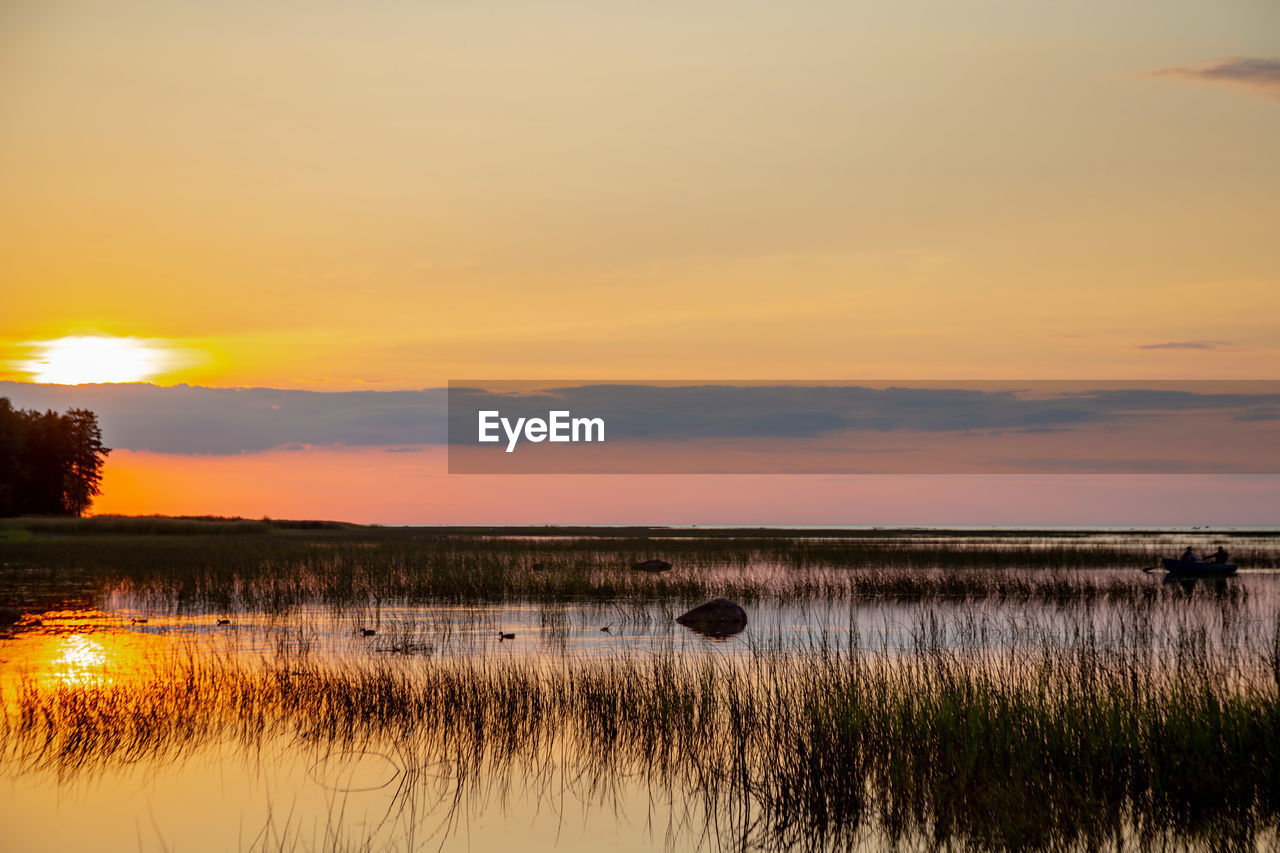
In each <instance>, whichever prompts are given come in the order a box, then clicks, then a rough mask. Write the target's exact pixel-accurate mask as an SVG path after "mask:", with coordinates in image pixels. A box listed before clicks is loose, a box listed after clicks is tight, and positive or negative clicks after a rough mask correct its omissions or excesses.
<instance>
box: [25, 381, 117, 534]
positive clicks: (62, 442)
mask: <svg viewBox="0 0 1280 853" xmlns="http://www.w3.org/2000/svg"><path fill="white" fill-rule="evenodd" d="M110 452H111V450H110V448H107V447H104V446H103V444H102V430H101V429H100V428H99V426H98V417H97V415H95V414H94V413H93V412H91V411H89V410H88V409H70V410H68V411H67V413H66V414H64V415H60V414H58V413H57V412H54V411H47V412H37V411H33V410H27V409H15V408H14V407H13V404H12V403H11V402H10V401H9V399H8V398H6V397H0V516H6V515H26V514H40V515H83V514H84V512H85V510H87V509H88V508H89V506H90V504H91V503H92V502H93V498H94V497H95V496H96V495H97V494H99V493H100V492H101V490H102V463H103V461H104V460H105V458H106V455H107V454H108V453H110Z"/></svg>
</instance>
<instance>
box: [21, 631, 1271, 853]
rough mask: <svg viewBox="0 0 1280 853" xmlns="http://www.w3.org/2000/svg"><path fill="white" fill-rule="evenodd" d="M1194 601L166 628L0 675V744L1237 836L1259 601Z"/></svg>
mask: <svg viewBox="0 0 1280 853" xmlns="http://www.w3.org/2000/svg"><path fill="white" fill-rule="evenodd" d="M1215 618H1221V620H1222V621H1221V622H1219V623H1214V622H1212V621H1206V620H1204V619H1198V618H1189V617H1187V618H1184V617H1182V616H1178V617H1177V618H1172V619H1169V620H1160V619H1155V618H1152V617H1149V616H1142V615H1139V616H1137V617H1135V618H1133V619H1125V620H1118V621H1116V622H1115V623H1114V624H1112V625H1110V626H1109V627H1107V628H1105V629H1104V630H1100V629H1099V628H1098V626H1097V625H1096V624H1094V623H1092V622H1087V621H1084V620H1080V621H1078V622H1076V623H1074V624H1073V626H1072V627H1071V629H1070V630H1068V631H1066V632H1065V633H1063V632H1061V631H1059V630H1057V629H1054V630H1049V629H1048V628H1046V627H1044V626H1038V625H1037V624H1036V623H1035V622H1029V623H1026V624H1024V625H1022V626H1020V627H1018V628H1017V629H1016V630H1014V631H1012V632H1009V631H1008V630H1007V627H1006V626H998V627H1000V630H1001V637H1002V639H1001V641H1000V642H998V643H992V642H991V641H990V637H987V636H985V632H988V631H989V630H991V629H992V625H991V624H989V622H987V621H986V620H983V619H979V618H976V617H972V616H970V617H964V618H956V619H948V618H944V617H941V616H939V615H937V614H934V613H926V614H924V615H923V616H922V617H921V618H920V620H919V621H918V622H917V623H916V625H915V627H914V629H913V630H912V642H911V643H910V644H909V645H908V646H907V647H906V648H895V649H891V648H889V643H888V639H887V638H886V637H884V636H867V637H859V636H857V635H853V634H851V635H850V636H848V637H846V638H844V640H845V641H844V642H843V643H840V644H836V643H829V642H825V641H823V640H821V639H812V638H811V639H808V640H805V641H803V642H784V641H781V640H776V641H773V642H769V643H760V644H757V645H756V646H754V647H753V648H752V649H751V653H750V654H749V655H747V656H745V657H738V658H716V657H702V658H686V657H681V656H678V655H671V654H667V655H662V654H659V655H653V656H643V657H619V658H615V659H611V660H603V661H594V662H582V661H573V660H565V661H562V662H561V664H559V665H556V666H544V665H539V664H538V663H536V662H533V661H527V660H522V659H519V658H509V659H493V658H478V659H463V660H454V661H442V660H436V659H432V658H426V659H423V658H412V659H411V660H409V661H405V662H401V663H398V664H397V665H390V664H386V663H382V662H380V661H373V662H371V663H369V664H368V665H360V666H356V665H351V664H329V663H320V662H317V661H315V660H313V659H310V658H309V657H308V656H307V655H306V654H299V653H297V652H293V653H289V654H281V655H278V656H276V657H274V658H270V659H264V660H261V661H260V662H257V663H252V662H246V661H244V660H243V659H239V658H234V657H230V656H220V655H216V654H209V653H207V652H205V653H201V654H194V653H191V654H184V653H182V652H180V651H175V652H172V653H169V654H166V655H163V656H160V657H157V658H155V659H154V660H152V661H150V662H149V663H148V667H149V669H147V671H146V672H145V673H143V674H142V675H143V677H139V678H134V679H130V680H129V681H127V682H123V681H122V682H119V683H116V684H100V685H89V686H85V685H79V686H68V685H59V684H57V683H49V682H45V681H41V680H40V679H39V678H37V677H34V676H31V675H18V676H17V677H16V678H15V679H14V680H13V681H12V683H11V684H10V685H9V686H8V688H7V689H8V690H9V691H10V694H9V705H10V711H9V713H8V714H7V716H6V717H5V722H4V728H3V729H2V730H0V758H2V760H3V761H4V762H5V764H6V765H7V766H8V767H10V768H16V771H17V772H50V773H55V774H59V775H61V776H63V777H69V776H83V775H84V774H92V773H95V772H102V771H105V770H108V769H110V768H112V767H118V766H121V765H130V764H147V763H157V762H169V761H174V760H178V759H179V758H180V757H181V756H183V755H186V754H189V753H190V751H191V750H193V749H198V748H200V747H203V746H209V745H212V744H217V743H228V742H230V743H232V744H234V745H235V746H236V747H237V748H238V749H239V750H241V751H253V750H260V749H263V748H264V747H265V746H267V745H268V744H271V743H278V742H281V741H283V742H284V743H286V744H293V745H294V746H293V748H295V749H297V750H299V751H302V752H307V751H310V752H317V753H324V752H330V751H333V750H368V751H378V750H391V749H394V750H395V751H396V752H397V754H399V755H402V756H406V758H405V761H406V766H408V767H409V770H410V772H409V777H410V778H411V779H417V782H416V783H415V784H416V786H417V787H415V784H411V785H409V786H408V787H406V789H405V790H404V791H403V794H402V795H403V796H404V797H407V798H412V797H415V796H419V795H424V794H425V793H427V792H429V793H430V794H431V796H432V797H434V800H433V802H438V801H439V800H440V796H439V791H440V786H441V785H442V784H443V785H444V786H445V787H446V788H448V789H449V790H451V791H453V792H454V797H453V798H445V799H446V801H448V802H455V801H456V797H457V794H458V792H459V791H461V790H463V789H466V790H470V791H473V792H474V791H477V790H483V791H487V792H489V793H491V794H492V793H493V792H495V791H496V792H501V791H503V790H506V789H507V788H508V787H511V786H519V787H522V788H524V789H528V788H529V787H530V786H531V785H532V786H534V787H535V788H538V789H539V790H541V792H542V793H541V794H540V795H542V796H548V797H550V796H553V795H563V791H564V790H565V788H566V786H568V788H569V789H570V790H572V791H574V792H575V794H576V795H579V796H581V797H582V798H583V799H584V800H586V799H591V798H593V797H595V798H598V797H599V795H600V792H601V791H607V790H609V789H610V788H611V787H613V786H616V785H617V784H618V780H632V781H635V782H639V783H643V785H645V786H647V787H648V788H649V789H650V790H651V791H653V792H656V794H658V795H661V796H659V797H658V799H663V798H668V799H670V800H671V801H672V802H677V801H678V802H684V803H686V804H690V803H691V804H693V808H695V810H697V811H699V812H700V813H701V814H702V817H701V818H700V819H698V820H685V821H682V822H680V823H681V825H682V826H683V827H684V830H683V831H684V832H686V833H694V834H695V835H696V834H697V833H701V832H710V833H711V835H710V837H709V838H705V839H703V840H704V841H707V842H710V843H711V844H712V846H718V847H724V848H728V849H746V848H758V849H766V850H788V849H840V848H849V847H852V846H855V845H856V844H857V843H859V842H860V841H865V840H866V839H867V838H868V837H876V838H881V839H885V840H887V841H888V842H892V843H899V844H907V845H909V846H910V845H917V846H925V847H929V846H933V845H935V844H936V845H946V844H957V845H959V846H961V847H968V848H973V849H990V850H1021V849H1072V848H1077V849H1098V848H1104V847H1116V846H1118V845H1119V842H1120V840H1127V842H1128V845H1129V846H1135V845H1136V846H1139V847H1151V846H1161V845H1165V844H1172V845H1174V846H1183V845H1188V844H1190V845H1197V844H1198V845H1202V846H1204V847H1206V848H1209V849H1215V850H1218V849H1252V848H1253V847H1254V846H1255V845H1256V844H1257V843H1258V842H1259V841H1260V840H1261V839H1264V838H1267V837H1272V835H1271V834H1273V833H1274V832H1275V829H1276V827H1277V821H1278V820H1280V624H1277V625H1275V626H1272V627H1271V628H1270V630H1268V631H1267V632H1266V633H1265V634H1264V635H1258V634H1257V633H1256V630H1255V629H1256V626H1254V625H1252V624H1245V623H1244V622H1243V621H1240V622H1237V621H1233V619H1232V617H1230V616H1229V615H1227V616H1220V617H1215ZM404 663H409V664H412V665H404ZM428 771H429V772H428ZM415 773H416V775H415ZM427 777H429V778H427ZM442 780H443V781H442ZM557 792H559V793H558V794H557ZM685 808H689V806H688V805H686V806H685ZM428 811H430V810H428ZM407 813H414V814H417V815H419V816H421V817H424V819H425V816H426V813H425V812H424V811H423V810H422V809H409V810H408V811H407ZM430 817H431V819H432V820H439V821H445V822H449V821H456V819H457V816H456V815H453V814H451V812H450V809H449V807H448V806H447V805H446V806H445V807H443V811H442V810H441V809H439V808H437V809H436V810H434V811H431V815H430ZM709 827H712V828H713V829H708V828H709ZM685 840H686V841H689V840H690V839H688V838H686V839H685ZM693 840H696V838H695V839H693Z"/></svg>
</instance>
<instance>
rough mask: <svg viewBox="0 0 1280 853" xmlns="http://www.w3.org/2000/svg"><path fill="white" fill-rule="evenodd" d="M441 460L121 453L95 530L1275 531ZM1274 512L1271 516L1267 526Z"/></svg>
mask: <svg viewBox="0 0 1280 853" xmlns="http://www.w3.org/2000/svg"><path fill="white" fill-rule="evenodd" d="M446 471H447V463H446V451H445V449H444V448H443V447H426V448H421V449H416V450H412V451H408V452H387V451H386V450H384V449H381V448H367V449H351V448H306V449H300V450H274V451H268V452H264V453H252V454H241V455H237V456H188V455H173V454H159V453H148V452H137V451H123V450H122V451H116V452H113V453H112V454H111V456H110V457H109V459H108V462H107V466H106V472H105V481H104V490H103V494H102V496H101V497H100V498H99V500H98V501H97V503H96V504H95V506H94V512H95V513H97V514H115V513H120V514H168V515H183V514H191V515H204V514H209V515H228V516H244V517H250V518H253V517H261V516H264V515H269V516H271V517H274V518H318V519H328V520H341V521H350V522H360V523H374V524H481V525H499V524H598V525H644V524H684V525H687V524H707V525H734V524H743V525H770V524H782V525H791V524H796V525H800V524H803V525H824V524H827V525H885V526H889V525H907V526H909V525H948V524H957V525H1091V526H1135V525H1138V526H1141V525H1159V526H1194V525H1215V526H1235V527H1241V526H1274V525H1275V524H1276V515H1275V513H1274V511H1273V508H1274V507H1275V506H1277V505H1278V503H1280V477H1265V476H1256V477H1250V476H1225V475H1209V476H1188V475H1119V474H1112V475H1090V474H1075V475H1050V474H1041V475H958V474H957V475H670V476H667V475H648V476H644V475H619V476H613V475H449V474H447V473H446ZM1268 508H1272V511H1269V510H1268Z"/></svg>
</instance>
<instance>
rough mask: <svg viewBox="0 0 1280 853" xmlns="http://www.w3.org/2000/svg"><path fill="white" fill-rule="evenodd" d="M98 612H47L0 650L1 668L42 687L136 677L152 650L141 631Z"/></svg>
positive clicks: (151, 642)
mask: <svg viewBox="0 0 1280 853" xmlns="http://www.w3.org/2000/svg"><path fill="white" fill-rule="evenodd" d="M119 623H120V620H119V619H118V618H116V617H110V616H108V615H107V614H105V613H103V612H101V611H98V610H62V611H46V612H44V613H41V614H40V617H39V618H38V619H34V620H32V621H31V622H29V623H28V627H27V629H26V630H24V631H21V632H19V633H18V634H17V635H16V636H14V637H12V638H10V639H9V640H8V641H7V642H6V643H5V646H4V648H3V649H0V665H5V664H9V665H13V666H16V668H17V669H18V670H21V671H24V672H26V673H27V674H28V675H30V676H32V677H34V678H35V679H36V681H37V683H38V684H40V685H41V686H43V687H51V688H58V687H91V686H104V685H109V684H115V683H117V682H119V681H120V680H121V678H122V677H124V676H127V675H134V674H136V673H137V672H138V671H139V669H140V668H141V666H140V665H141V664H142V662H143V661H144V659H145V658H146V656H147V650H148V649H149V648H151V647H152V646H154V638H153V637H150V636H148V635H146V634H144V633H142V632H140V631H129V630H123V631H122V630H120V627H121V626H120V624H119Z"/></svg>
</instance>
